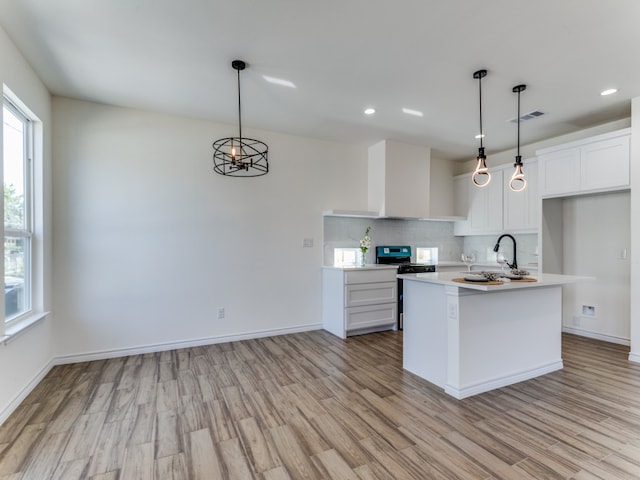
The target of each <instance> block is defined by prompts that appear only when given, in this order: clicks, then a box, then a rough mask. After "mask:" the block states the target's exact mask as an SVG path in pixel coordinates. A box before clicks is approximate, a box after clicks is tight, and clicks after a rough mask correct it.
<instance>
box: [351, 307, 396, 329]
mask: <svg viewBox="0 0 640 480" xmlns="http://www.w3.org/2000/svg"><path fill="white" fill-rule="evenodd" d="M397 320H398V306H397V303H395V302H394V303H385V304H380V305H369V306H366V307H350V308H345V321H346V330H347V331H353V330H362V329H365V328H372V327H380V326H384V325H395V323H396V322H397Z"/></svg>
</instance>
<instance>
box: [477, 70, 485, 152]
mask: <svg viewBox="0 0 640 480" xmlns="http://www.w3.org/2000/svg"><path fill="white" fill-rule="evenodd" d="M478 96H479V97H480V148H483V146H482V138H483V137H484V135H483V134H482V75H480V76H479V77H478Z"/></svg>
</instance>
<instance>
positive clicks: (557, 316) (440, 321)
mask: <svg viewBox="0 0 640 480" xmlns="http://www.w3.org/2000/svg"><path fill="white" fill-rule="evenodd" d="M461 277H464V274H463V273H457V272H445V273H418V274H407V275H399V276H398V278H402V279H403V280H404V335H403V342H404V347H403V367H404V368H405V369H406V370H408V371H410V372H412V373H414V374H416V375H418V376H420V377H422V378H424V379H425V380H427V381H429V382H431V383H433V384H435V385H437V386H439V387H441V388H443V389H444V391H445V392H446V393H448V394H449V395H452V396H453V397H455V398H458V399H462V398H465V397H469V396H472V395H476V394H478V393H482V392H486V391H489V390H493V389H495V388H500V387H504V386H506V385H511V384H513V383H517V382H520V381H523V380H527V379H530V378H534V377H537V376H539V375H544V374H546V373H550V372H553V371H555V370H559V369H561V368H562V346H561V340H562V339H561V333H562V285H564V284H569V283H575V282H578V281H582V280H589V279H590V278H589V277H575V276H569V275H555V274H539V275H536V276H534V277H528V279H526V280H523V281H511V282H509V281H505V282H504V283H502V284H499V285H491V284H488V283H476V282H464V283H462V282H460V280H459V279H460V278H461ZM454 279H458V280H455V281H454Z"/></svg>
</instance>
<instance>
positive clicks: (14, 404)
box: [0, 360, 54, 425]
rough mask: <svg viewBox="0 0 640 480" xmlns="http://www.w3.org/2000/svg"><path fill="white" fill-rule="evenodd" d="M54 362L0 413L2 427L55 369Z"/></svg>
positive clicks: (37, 374) (47, 365) (39, 373)
mask: <svg viewBox="0 0 640 480" xmlns="http://www.w3.org/2000/svg"><path fill="white" fill-rule="evenodd" d="M53 366H54V363H53V360H50V361H49V362H48V363H47V364H46V365H45V366H44V367H42V368H41V369H40V371H39V372H38V373H36V375H35V376H34V377H33V378H32V379H31V380H30V381H29V383H27V385H25V387H24V388H23V389H22V390H20V391H19V392H18V394H17V395H16V396H15V397H14V398H13V400H11V402H9V404H8V405H7V406H6V407H5V408H4V409H2V410H1V411H0V425H2V424H3V423H4V422H5V420H6V419H7V418H9V415H11V414H12V413H13V412H14V411H15V410H16V409H17V408H18V407H19V406H20V404H21V403H22V402H23V400H24V399H25V398H27V396H28V395H29V394H30V393H31V392H32V391H33V389H34V388H36V386H37V385H38V384H39V383H40V382H41V381H42V379H43V378H44V377H46V376H47V373H49V371H50V370H51V369H52V368H53Z"/></svg>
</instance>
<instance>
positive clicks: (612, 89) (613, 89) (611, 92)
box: [600, 88, 618, 96]
mask: <svg viewBox="0 0 640 480" xmlns="http://www.w3.org/2000/svg"><path fill="white" fill-rule="evenodd" d="M617 91H618V89H617V88H609V89H607V90H603V91H601V92H600V95H602V96H605V95H611V94H614V93H616V92H617Z"/></svg>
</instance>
